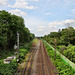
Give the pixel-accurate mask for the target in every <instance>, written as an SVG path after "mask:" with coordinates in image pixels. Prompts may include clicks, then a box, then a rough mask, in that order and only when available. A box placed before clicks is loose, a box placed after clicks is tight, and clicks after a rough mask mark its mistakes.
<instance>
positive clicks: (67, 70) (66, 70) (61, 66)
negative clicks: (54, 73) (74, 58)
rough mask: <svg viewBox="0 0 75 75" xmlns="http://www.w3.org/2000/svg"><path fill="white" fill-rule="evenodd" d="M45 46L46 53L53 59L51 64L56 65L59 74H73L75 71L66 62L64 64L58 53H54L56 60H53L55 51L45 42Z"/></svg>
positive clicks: (74, 74)
mask: <svg viewBox="0 0 75 75" xmlns="http://www.w3.org/2000/svg"><path fill="white" fill-rule="evenodd" d="M45 46H46V49H47V52H48V55H49V56H50V58H51V60H52V61H53V64H54V65H55V66H56V68H57V70H58V72H59V75H75V71H74V70H73V69H72V68H71V67H70V66H69V65H68V64H65V63H64V61H63V60H62V59H61V57H60V56H59V55H56V60H54V57H55V52H54V51H53V50H52V48H50V47H48V46H47V45H46V44H45Z"/></svg>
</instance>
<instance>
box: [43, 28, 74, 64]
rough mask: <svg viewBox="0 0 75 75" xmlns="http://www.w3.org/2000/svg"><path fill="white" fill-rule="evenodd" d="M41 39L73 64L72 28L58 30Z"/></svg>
mask: <svg viewBox="0 0 75 75" xmlns="http://www.w3.org/2000/svg"><path fill="white" fill-rule="evenodd" d="M42 38H43V39H44V40H46V41H47V42H48V43H49V44H51V45H52V46H53V47H54V48H56V50H58V51H59V52H60V53H61V54H63V55H64V56H66V57H67V58H68V59H69V60H71V61H72V62H74V63H75V29H74V28H73V27H68V28H65V29H62V30H60V29H59V31H58V32H51V33H50V34H48V35H45V36H44V37H42ZM55 39H56V43H55Z"/></svg>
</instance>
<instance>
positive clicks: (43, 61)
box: [21, 41, 57, 75]
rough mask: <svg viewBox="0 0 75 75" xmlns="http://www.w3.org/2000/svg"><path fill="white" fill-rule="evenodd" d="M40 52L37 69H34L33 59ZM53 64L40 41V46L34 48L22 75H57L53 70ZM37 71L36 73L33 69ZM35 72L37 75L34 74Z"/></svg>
mask: <svg viewBox="0 0 75 75" xmlns="http://www.w3.org/2000/svg"><path fill="white" fill-rule="evenodd" d="M37 50H38V55H37V59H36V60H37V61H36V62H35V63H36V66H35V68H34V67H33V65H35V64H33V62H34V61H33V59H34V55H35V53H36V52H37ZM52 66H53V65H52V63H51V62H50V59H49V57H48V54H47V51H46V49H45V46H44V44H43V42H42V41H39V46H38V47H37V46H36V47H35V48H34V49H33V48H32V50H31V53H30V56H29V58H28V60H27V62H26V65H25V67H24V70H23V72H22V74H21V75H57V74H55V73H54V71H53V69H52ZM33 68H34V70H35V69H36V72H35V71H34V70H33V73H32V69H33ZM34 72H35V73H34Z"/></svg>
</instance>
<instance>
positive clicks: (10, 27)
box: [0, 10, 34, 49]
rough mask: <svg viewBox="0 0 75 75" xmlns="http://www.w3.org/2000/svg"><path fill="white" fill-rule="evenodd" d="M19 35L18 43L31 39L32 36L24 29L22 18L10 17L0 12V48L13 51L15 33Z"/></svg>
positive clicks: (4, 12) (3, 11) (6, 13)
mask: <svg viewBox="0 0 75 75" xmlns="http://www.w3.org/2000/svg"><path fill="white" fill-rule="evenodd" d="M17 31H18V32H19V34H20V43H24V42H28V40H29V38H30V40H32V39H33V37H34V34H32V33H30V31H29V29H28V28H26V27H25V24H24V19H23V18H22V17H19V16H16V15H11V14H10V13H8V12H6V11H5V10H2V11H0V48H1V49H13V46H14V44H15V42H16V33H17Z"/></svg>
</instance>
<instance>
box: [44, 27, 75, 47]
mask: <svg viewBox="0 0 75 75" xmlns="http://www.w3.org/2000/svg"><path fill="white" fill-rule="evenodd" d="M46 37H47V39H46ZM55 38H56V39H57V45H66V46H67V45H69V44H73V45H75V42H74V41H75V29H74V28H73V27H68V28H65V29H62V30H61V31H60V30H59V31H58V32H51V33H50V34H48V35H45V36H44V39H45V40H47V42H49V43H51V44H54V39H55Z"/></svg>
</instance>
